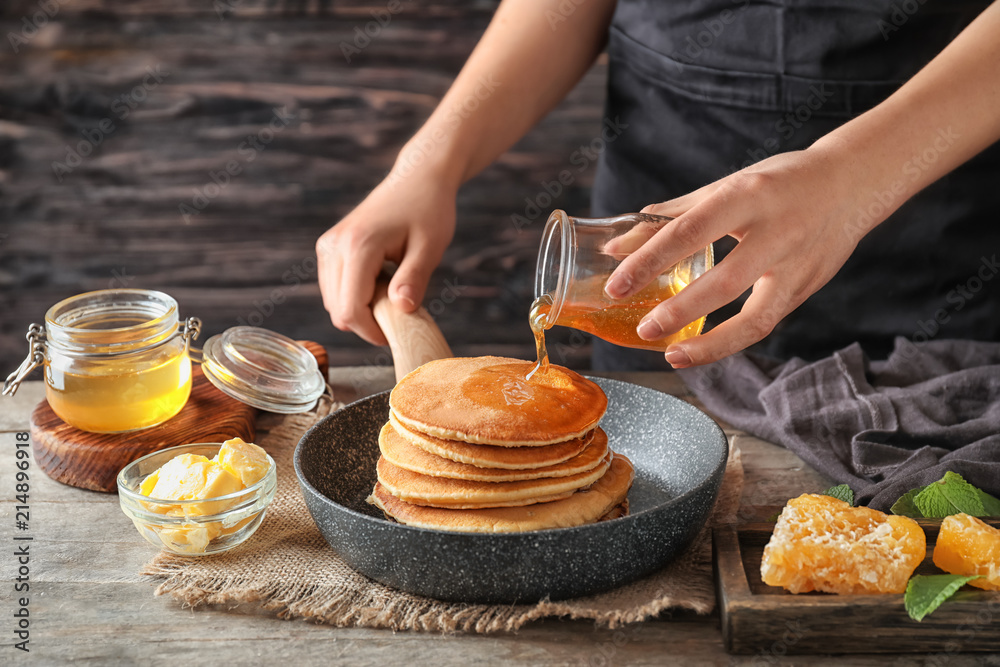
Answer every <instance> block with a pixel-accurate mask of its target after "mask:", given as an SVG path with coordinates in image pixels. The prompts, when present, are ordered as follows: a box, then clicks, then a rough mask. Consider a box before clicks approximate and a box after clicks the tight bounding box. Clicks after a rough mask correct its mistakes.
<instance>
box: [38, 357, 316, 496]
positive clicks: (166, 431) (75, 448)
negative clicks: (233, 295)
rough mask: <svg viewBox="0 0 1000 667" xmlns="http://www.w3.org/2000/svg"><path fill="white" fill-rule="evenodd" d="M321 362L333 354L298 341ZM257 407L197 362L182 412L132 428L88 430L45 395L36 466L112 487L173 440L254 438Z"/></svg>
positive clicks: (84, 484)
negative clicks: (225, 389) (222, 387)
mask: <svg viewBox="0 0 1000 667" xmlns="http://www.w3.org/2000/svg"><path fill="white" fill-rule="evenodd" d="M300 342H301V343H302V345H304V346H305V347H306V348H307V349H308V350H309V351H310V352H312V354H313V356H315V357H316V360H317V362H319V367H320V372H322V373H323V376H324V377H326V375H327V371H328V369H329V360H328V356H327V352H326V350H325V349H324V348H323V346H322V345H319V344H317V343H313V342H310V341H300ZM256 418H257V409H256V408H254V407H251V406H249V405H247V404H245V403H241V402H240V401H237V400H236V399H234V398H230V397H229V396H227V395H226V394H224V393H222V392H221V391H219V390H218V389H216V388H215V386H214V385H213V384H212V383H211V382H209V381H208V378H206V377H205V375H204V373H202V371H201V365H200V364H193V367H192V375H191V397H190V398H189V399H188V402H187V403H186V404H185V405H184V407H183V408H182V409H181V411H180V412H178V413H177V414H176V415H175V416H174V417H172V418H171V419H169V420H167V421H166V422H164V423H162V424H160V425H159V426H152V427H150V428H147V429H143V430H141V431H131V432H128V433H90V432H88V431H81V430H79V429H77V428H74V427H72V426H70V425H69V424H67V423H66V422H64V421H62V420H61V419H59V417H57V416H56V414H55V413H54V412H53V411H52V408H51V407H50V406H49V402H48V401H47V400H42V402H41V403H39V404H38V406H37V407H35V409H34V410H33V411H32V413H31V441H32V451H33V453H34V457H35V461H36V462H37V463H38V466H39V467H40V468H41V469H42V470H43V471H44V472H45V474H47V475H48V476H49V477H51V478H52V479H54V480H56V481H57V482H62V483H63V484H68V485H69V486H75V487H79V488H81V489H90V490H92V491H107V492H114V491H116V490H117V485H116V483H115V478H116V477H117V476H118V471H120V470H121V469H122V468H123V467H125V466H126V465H128V464H129V463H131V462H132V461H135V460H136V459H138V458H141V457H143V456H145V455H146V454H149V453H151V452H156V451H159V450H161V449H165V448H167V447H173V446H175V445H184V444H188V443H192V442H222V441H224V440H228V439H230V438H234V437H240V438H243V439H244V440H246V441H247V442H252V441H253V439H254V436H255V435H256V428H255V422H256Z"/></svg>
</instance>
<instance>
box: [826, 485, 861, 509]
mask: <svg viewBox="0 0 1000 667" xmlns="http://www.w3.org/2000/svg"><path fill="white" fill-rule="evenodd" d="M823 495H824V496H830V497H831V498H836V499H837V500H843V501H844V502H845V503H847V504H848V505H850V506H851V507H854V491H851V487H849V486H847V485H846V484H838V485H837V486H831V487H830V488H829V489H827V490H826V491H824V492H823Z"/></svg>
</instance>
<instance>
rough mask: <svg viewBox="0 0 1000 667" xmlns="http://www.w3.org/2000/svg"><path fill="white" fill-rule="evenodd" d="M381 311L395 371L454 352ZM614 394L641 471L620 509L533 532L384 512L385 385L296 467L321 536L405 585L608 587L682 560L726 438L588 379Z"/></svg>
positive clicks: (588, 590) (426, 321)
mask: <svg viewBox="0 0 1000 667" xmlns="http://www.w3.org/2000/svg"><path fill="white" fill-rule="evenodd" d="M374 310H375V317H376V319H377V320H378V322H379V324H380V326H381V327H382V330H383V331H384V332H385V333H386V337H387V338H388V339H389V344H390V348H391V349H392V352H393V360H394V364H395V370H396V378H397V379H399V378H401V377H402V376H403V375H404V374H405V373H407V372H409V371H410V370H412V369H413V368H416V367H417V366H418V365H420V364H421V363H424V362H426V361H430V360H432V359H436V358H442V357H448V356H451V352H450V350H449V348H448V345H447V343H446V342H445V341H444V338H443V336H442V335H441V332H440V331H439V330H438V328H437V326H436V325H435V324H434V322H433V320H432V319H431V318H430V316H429V315H428V314H427V313H426V312H425V311H422V310H421V311H418V312H417V313H414V314H406V313H402V312H400V311H398V310H396V309H395V308H394V307H393V306H392V305H391V304H390V303H389V301H388V299H387V298H386V297H385V290H384V286H382V288H381V292H380V295H379V297H377V298H376V302H375V308H374ZM592 379H593V380H594V381H595V382H597V383H598V384H599V385H600V386H601V388H602V389H603V390H604V392H605V393H606V394H607V396H608V412H607V414H606V415H605V417H604V418H603V419H602V420H601V427H602V428H603V429H604V430H605V431H606V432H607V434H608V438H609V445H610V447H611V448H612V449H613V450H614V451H616V452H621V453H622V454H625V455H626V456H628V457H629V458H630V459H631V460H632V462H633V464H634V465H635V469H636V478H635V483H634V484H633V486H632V489H631V491H630V492H629V496H628V498H629V505H630V513H629V515H628V516H626V517H622V518H619V519H613V520H610V521H603V522H600V523H596V524H590V525H585V526H579V527H576V528H560V529H553V530H542V531H535V532H528V533H495V534H494V533H489V534H484V533H453V532H446V531H437V530H427V529H424V528H415V527H411V526H406V525H402V524H398V523H394V522H391V521H388V520H386V519H385V518H384V516H383V515H382V513H381V511H380V510H378V509H376V508H375V507H373V506H371V505H369V504H368V503H367V502H366V501H365V499H366V498H367V497H368V495H369V494H370V493H371V491H372V487H373V486H374V484H375V479H376V475H375V462H376V461H377V460H378V457H379V448H378V432H379V429H381V428H382V425H383V424H385V422H386V421H387V420H388V415H389V392H383V393H380V394H376V395H374V396H369V397H367V398H364V399H362V400H359V401H357V402H355V403H352V404H350V405H348V406H346V407H344V408H342V409H340V410H339V411H337V412H336V413H334V414H331V415H330V416H328V417H326V418H324V419H323V420H321V421H320V422H318V423H317V424H316V425H315V426H314V427H313V428H311V429H310V430H309V431H308V432H306V434H305V435H304V436H303V437H302V439H301V440H300V441H299V443H298V446H297V447H296V450H295V473H296V475H297V476H298V479H299V485H300V487H301V489H302V493H303V495H304V497H305V500H306V504H307V506H308V508H309V511H310V513H311V514H312V517H313V519H314V520H315V522H316V525H317V526H318V527H319V529H320V532H322V534H323V537H324V538H325V539H326V541H327V542H328V543H329V544H330V546H331V547H332V548H333V549H334V551H336V552H337V553H338V554H339V555H340V556H341V557H342V558H343V559H344V560H345V561H346V562H347V564H348V565H350V566H351V567H353V568H354V569H356V570H358V571H359V572H361V573H363V574H365V575H367V576H369V577H371V578H373V579H375V580H377V581H380V582H382V583H384V584H386V585H388V586H392V587H394V588H398V589H400V590H403V591H406V592H409V593H413V594H416V595H423V596H427V597H432V598H437V599H439V600H447V601H461V602H475V603H485V604H511V603H515V602H519V603H528V602H536V601H538V600H541V599H544V598H549V599H551V600H558V599H565V598H571V597H578V596H583V595H589V594H592V593H596V592H600V591H604V590H609V589H612V588H615V587H617V586H621V585H623V584H626V583H628V582H631V581H634V580H636V579H638V578H640V577H643V576H645V575H648V574H651V573H652V572H655V571H656V570H658V569H660V568H662V567H663V566H664V565H665V564H667V563H669V562H670V561H671V560H672V559H674V558H676V557H677V556H678V555H679V554H680V553H681V552H683V550H684V549H685V548H686V547H687V546H688V545H689V544H690V543H691V541H692V540H693V539H694V537H695V536H696V535H697V534H698V531H699V530H700V529H701V528H702V527H703V526H704V524H705V521H706V519H707V518H708V514H709V512H710V511H711V508H712V505H713V503H714V502H715V498H716V496H717V494H718V491H719V486H720V485H721V483H722V475H723V473H724V471H725V466H726V459H727V457H728V451H729V446H728V442H727V440H726V437H725V435H723V433H722V429H720V428H719V426H718V425H717V424H716V423H715V422H714V421H713V420H712V419H711V418H710V417H708V416H707V415H706V414H705V413H703V412H701V411H700V410H698V409H697V408H695V407H694V406H692V405H690V404H688V403H685V402H684V401H681V400H679V399H677V398H674V397H673V396H670V395H668V394H665V393H663V392H659V391H656V390H654V389H648V388H646V387H640V386H637V385H634V384H630V383H627V382H620V381H616V380H610V379H604V378H592Z"/></svg>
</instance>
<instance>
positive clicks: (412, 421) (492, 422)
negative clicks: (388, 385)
mask: <svg viewBox="0 0 1000 667" xmlns="http://www.w3.org/2000/svg"><path fill="white" fill-rule="evenodd" d="M532 368H534V363H533V362H530V361H522V360H520V359H509V358H506V357H459V358H451V359H438V360H436V361H430V362H428V363H426V364H424V365H423V366H420V367H419V368H417V369H416V370H414V371H412V372H410V373H409V374H407V375H406V376H405V377H403V379H402V380H400V381H399V382H398V383H397V384H396V387H395V388H394V389H393V390H392V392H391V393H390V394H389V407H390V408H391V409H392V411H393V412H394V413H395V415H396V418H397V419H398V420H399V421H400V422H402V423H403V425H405V426H407V427H409V428H410V429H412V430H415V431H419V432H421V433H426V434H427V435H431V436H434V437H437V438H444V439H446V440H462V441H465V442H471V443H473V444H480V445H496V446H500V447H537V446H540V445H551V444H553V443H557V442H563V441H565V440H572V439H573V438H579V437H582V436H583V435H584V434H586V433H587V431H590V430H591V429H593V428H594V427H595V426H597V423H598V422H599V421H600V419H601V417H603V416H604V412H605V411H606V410H607V407H608V399H607V396H605V395H604V392H603V391H601V388H600V387H598V386H597V384H595V383H594V382H591V381H590V380H588V379H587V378H585V377H583V376H582V375H580V374H579V373H575V372H573V371H571V370H569V369H568V368H563V367H562V366H556V365H554V364H553V365H550V366H549V370H548V371H547V372H545V373H536V374H535V375H534V376H532V378H531V381H528V380H526V379H525V377H526V376H527V375H528V373H529V372H530V371H531V369H532Z"/></svg>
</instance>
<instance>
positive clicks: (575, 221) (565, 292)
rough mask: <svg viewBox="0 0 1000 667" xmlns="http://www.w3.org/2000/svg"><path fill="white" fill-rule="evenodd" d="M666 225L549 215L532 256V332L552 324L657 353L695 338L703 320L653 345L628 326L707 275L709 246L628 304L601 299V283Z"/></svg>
mask: <svg viewBox="0 0 1000 667" xmlns="http://www.w3.org/2000/svg"><path fill="white" fill-rule="evenodd" d="M672 219H673V218H666V217H663V216H657V215H649V214H646V213H629V214H626V215H620V216H617V217H614V218H595V219H588V218H574V217H571V216H569V215H567V214H566V212H565V211H561V210H556V211H553V212H552V214H551V215H550V216H549V219H548V221H547V222H546V224H545V229H544V231H543V232H542V243H541V247H540V249H539V252H538V265H537V269H536V274H535V302H534V304H533V305H532V312H531V315H530V319H531V324H532V328H533V329H536V330H541V331H544V330H545V329H549V328H551V327H552V326H554V325H557V324H558V325H562V326H566V327H572V328H574V329H579V330H581V331H586V332H588V333H591V334H594V335H595V336H598V337H600V338H603V339H604V340H606V341H608V342H611V343H614V344H616V345H621V346H624V347H634V348H640V349H645V350H665V349H666V348H667V347H668V346H669V345H671V344H672V343H676V342H678V341H681V340H686V339H688V338H691V337H693V336H697V335H698V334H700V333H701V330H702V327H703V326H704V324H705V318H704V317H701V318H699V319H697V320H695V321H694V322H691V323H689V324H688V325H687V326H685V327H684V328H683V329H681V330H680V331H678V332H676V333H674V334H672V335H670V336H666V337H665V338H661V339H659V340H643V339H642V338H639V334H637V333H636V327H638V326H639V322H640V320H642V318H643V317H644V316H645V315H646V314H647V313H648V312H649V311H650V310H652V309H653V308H654V307H655V306H656V305H657V304H659V303H660V302H662V301H665V300H666V299H669V298H670V297H672V296H674V295H675V294H677V293H678V292H680V291H681V290H682V289H684V288H685V287H686V286H687V285H689V284H690V283H691V282H692V281H694V280H695V279H696V278H697V277H698V276H700V275H702V274H703V273H705V272H706V271H708V270H709V269H710V268H712V265H713V262H714V256H713V250H712V246H711V244H710V245H708V246H707V247H706V248H704V249H702V250H700V251H699V252H697V253H695V254H694V255H691V256H690V257H686V258H685V259H683V260H681V261H680V262H678V263H677V264H675V265H673V266H671V267H668V268H666V269H664V270H663V271H661V272H660V273H659V274H657V275H656V276H654V277H652V278H651V279H650V281H649V284H648V285H647V286H646V287H644V288H643V289H641V290H639V291H638V292H636V293H635V294H633V295H632V296H630V297H627V298H624V299H620V300H615V299H612V298H611V297H609V296H608V295H607V294H606V293H605V292H604V285H605V283H606V282H607V281H608V278H609V277H610V276H611V273H612V272H613V271H614V270H615V269H616V268H617V267H618V265H619V264H621V262H622V260H624V259H625V258H626V257H628V256H629V255H630V254H632V253H633V252H634V251H635V250H637V249H638V248H639V247H640V246H641V245H642V244H643V243H645V242H646V241H647V240H649V239H650V238H651V237H652V236H653V235H654V234H655V233H656V232H658V231H659V230H660V229H662V228H663V226H664V225H666V224H667V223H668V222H670V221H671V220H672ZM536 337H537V334H536Z"/></svg>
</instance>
